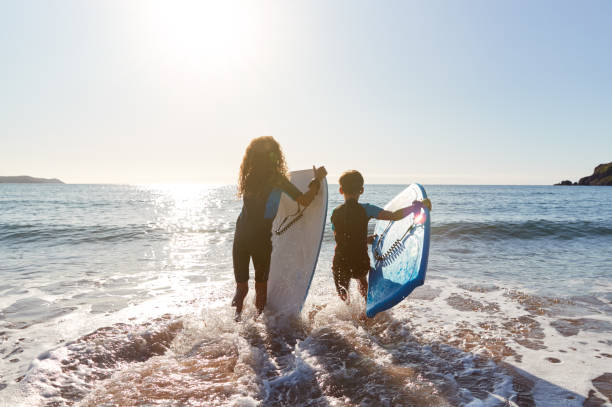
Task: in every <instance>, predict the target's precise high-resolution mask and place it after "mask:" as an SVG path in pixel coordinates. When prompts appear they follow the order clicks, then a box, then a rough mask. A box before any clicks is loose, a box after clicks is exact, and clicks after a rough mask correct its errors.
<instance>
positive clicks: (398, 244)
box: [373, 222, 416, 266]
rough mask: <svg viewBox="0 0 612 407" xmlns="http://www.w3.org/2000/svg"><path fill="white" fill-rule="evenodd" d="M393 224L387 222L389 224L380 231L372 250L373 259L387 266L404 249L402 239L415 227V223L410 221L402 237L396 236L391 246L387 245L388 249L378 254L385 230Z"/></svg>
mask: <svg viewBox="0 0 612 407" xmlns="http://www.w3.org/2000/svg"><path fill="white" fill-rule="evenodd" d="M392 224H393V222H389V224H388V225H387V227H386V228H385V231H384V232H383V233H382V235H381V236H380V237H379V238H378V241H377V242H376V247H375V248H374V250H373V252H374V259H375V260H376V262H378V263H380V262H382V263H383V265H384V266H388V265H389V264H391V263H392V262H393V261H394V260H395V259H396V258H397V257H398V256H399V255H400V253H401V252H402V251H403V250H404V239H405V238H406V236H408V235H409V234H410V232H412V231H413V230H414V228H415V227H416V224H415V223H412V224H411V225H410V226H409V227H408V229H407V230H406V232H404V234H403V235H402V237H400V238H398V239H396V240H395V242H393V244H392V245H391V247H389V249H387V251H386V252H385V253H384V254H380V250H381V247H380V246H381V244H382V241H383V240H384V238H385V235H386V234H387V232H388V231H389V229H390V228H391V225H392Z"/></svg>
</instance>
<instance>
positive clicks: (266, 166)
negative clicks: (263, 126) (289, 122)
mask: <svg viewBox="0 0 612 407" xmlns="http://www.w3.org/2000/svg"><path fill="white" fill-rule="evenodd" d="M279 175H280V176H284V177H286V176H287V163H286V162H285V156H284V154H283V150H282V149H281V147H280V145H279V144H278V142H277V141H276V140H274V137H271V136H265V137H258V138H256V139H253V140H251V142H250V143H249V145H248V147H247V148H246V151H245V152H244V157H243V158H242V164H240V175H239V176H238V196H243V195H251V194H256V193H258V192H259V191H261V190H262V187H264V186H266V185H268V184H269V183H270V182H273V180H274V178H276V177H278V176H279Z"/></svg>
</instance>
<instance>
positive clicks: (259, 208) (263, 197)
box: [232, 176, 302, 283]
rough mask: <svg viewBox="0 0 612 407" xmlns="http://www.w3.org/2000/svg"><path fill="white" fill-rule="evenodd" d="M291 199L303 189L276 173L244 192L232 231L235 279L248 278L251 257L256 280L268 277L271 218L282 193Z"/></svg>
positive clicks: (263, 279)
mask: <svg viewBox="0 0 612 407" xmlns="http://www.w3.org/2000/svg"><path fill="white" fill-rule="evenodd" d="M283 192H285V193H286V194H287V195H289V196H290V197H291V198H292V199H294V200H295V199H297V198H298V197H299V196H300V195H302V193H301V192H300V190H299V189H297V188H296V187H295V185H293V184H292V183H291V182H290V181H289V180H288V179H287V178H285V177H283V176H279V177H278V178H277V179H275V180H273V181H272V182H271V183H270V185H267V186H265V187H263V188H261V190H260V191H258V192H257V193H251V194H245V195H244V197H243V206H242V211H241V212H240V215H239V216H238V220H237V221H236V232H235V234H234V246H233V249H232V257H233V262H234V277H235V279H236V282H237V283H244V282H246V281H248V279H249V261H250V259H251V258H252V259H253V267H254V268H255V281H256V282H258V283H263V282H266V281H268V274H269V273H270V257H271V255H272V240H271V236H272V222H273V221H274V217H275V216H276V212H277V211H278V205H279V203H280V198H281V193H283Z"/></svg>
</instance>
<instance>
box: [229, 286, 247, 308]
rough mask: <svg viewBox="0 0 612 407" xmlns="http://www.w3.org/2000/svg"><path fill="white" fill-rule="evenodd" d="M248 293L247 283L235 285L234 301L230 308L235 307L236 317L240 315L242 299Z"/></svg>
mask: <svg viewBox="0 0 612 407" xmlns="http://www.w3.org/2000/svg"><path fill="white" fill-rule="evenodd" d="M248 292H249V283H248V282H244V283H236V294H234V299H233V300H232V307H236V315H240V314H241V313H242V306H243V304H244V297H246V295H247V293H248Z"/></svg>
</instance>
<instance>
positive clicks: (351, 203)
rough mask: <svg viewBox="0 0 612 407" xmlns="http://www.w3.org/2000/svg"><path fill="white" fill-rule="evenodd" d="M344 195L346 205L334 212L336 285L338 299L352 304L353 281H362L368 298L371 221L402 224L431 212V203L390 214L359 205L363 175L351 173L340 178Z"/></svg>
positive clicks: (361, 286) (426, 202) (332, 218)
mask: <svg viewBox="0 0 612 407" xmlns="http://www.w3.org/2000/svg"><path fill="white" fill-rule="evenodd" d="M339 182H340V194H342V195H343V196H344V204H342V205H340V206H338V207H337V208H336V209H334V211H333V212H332V216H331V222H332V229H333V231H334V238H335V240H336V249H335V252H334V259H333V263H332V272H333V275H334V284H335V286H336V291H337V292H338V296H339V297H340V298H341V299H342V300H343V301H348V299H349V298H348V289H349V284H350V280H351V278H354V279H357V280H358V281H359V292H360V293H361V295H362V296H363V297H364V299H366V298H367V294H368V280H367V276H368V273H369V271H370V257H369V256H368V244H371V243H372V241H373V238H374V237H373V236H368V222H369V220H370V219H372V218H374V219H380V220H400V219H403V218H405V217H406V216H408V215H409V214H411V213H413V212H416V211H417V210H420V209H421V208H423V207H427V208H428V209H430V210H431V202H430V201H429V199H427V198H425V199H424V200H423V201H414V202H413V203H412V205H411V206H409V207H406V208H402V209H398V210H397V211H394V212H390V211H386V210H384V209H382V208H380V207H378V206H376V205H371V204H368V203H359V196H360V195H361V194H363V183H364V180H363V176H362V175H361V173H359V171H355V170H349V171H346V172H344V173H343V174H342V175H341V176H340V180H339Z"/></svg>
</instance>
